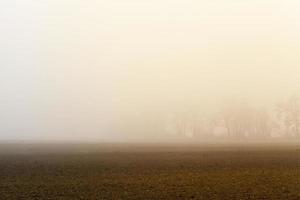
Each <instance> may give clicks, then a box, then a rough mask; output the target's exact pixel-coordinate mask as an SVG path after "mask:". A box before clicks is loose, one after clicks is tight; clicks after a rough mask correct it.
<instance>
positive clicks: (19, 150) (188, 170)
mask: <svg viewBox="0 0 300 200" xmlns="http://www.w3.org/2000/svg"><path fill="white" fill-rule="evenodd" d="M0 194H1V195H0V199H5V200H8V199H9V200H13V199H206V200H207V199H222V200H223V199H224V200H226V199H228V200H233V199H300V151H299V150H298V148H297V146H293V147H290V146H289V147H284V146H279V147H278V146H276V147H268V148H266V147H265V146H264V147H262V146H259V147H256V146H246V147H245V146H235V147H225V146H210V147H201V145H200V146H192V147H187V146H174V147H173V146H167V147H163V146H151V145H150V146H147V147H142V146H134V145H133V146H131V145H123V146H122V145H115V146H112V147H110V146H109V145H101V144H98V145H96V144H94V145H63V144H60V145H24V144H23V145H17V144H15V145H13V144H2V145H0Z"/></svg>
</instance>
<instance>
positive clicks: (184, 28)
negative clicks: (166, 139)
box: [0, 0, 300, 141]
mask: <svg viewBox="0 0 300 200" xmlns="http://www.w3.org/2000/svg"><path fill="white" fill-rule="evenodd" d="M299 11H300V3H299V1H297V0H286V1H279V0H278V1H276V0H253V1H238V0H226V1H225V0H206V1H204V0H197V1H196V0H172V1H168V0H152V1H149V0H108V1H104V0H100V1H97V0H87V1H82V0H72V1H69V0H51V1H50V0H40V1H36V0H2V1H1V2H0V24H1V31H0V53H1V54H0V124H1V126H0V140H10V139H11V140H32V139H34V140H47V139H51V140H60V139H63V140H69V139H75V140H77V139H79V140H80V139H85V140H92V139H99V140H119V141H122V140H123V139H126V137H127V136H126V134H122V133H121V132H120V130H119V129H118V131H117V129H116V128H115V126H116V124H118V123H116V122H120V121H123V120H124V121H126V118H128V117H130V116H132V115H137V116H140V117H143V113H145V112H149V111H153V113H156V114H157V115H159V113H161V111H162V110H163V111H165V112H169V111H172V110H173V109H176V108H179V107H180V108H181V107H182V108H186V107H189V108H197V109H201V108H203V109H204V108H205V109H206V110H207V109H208V110H209V109H212V110H213V109H215V107H216V106H218V105H219V104H220V103H222V102H223V101H225V100H226V101H227V100H228V99H237V98H238V99H244V100H246V101H249V102H252V103H254V104H261V105H267V106H268V105H271V104H274V103H276V102H278V101H280V100H282V99H284V98H286V97H287V96H289V95H294V94H298V93H300V79H299V77H300V76H299V74H300V65H299V64H300V57H299V52H300V23H299V22H300V14H299V13H300V12H299ZM132 126H134V123H133V124H132ZM141 134H143V133H141Z"/></svg>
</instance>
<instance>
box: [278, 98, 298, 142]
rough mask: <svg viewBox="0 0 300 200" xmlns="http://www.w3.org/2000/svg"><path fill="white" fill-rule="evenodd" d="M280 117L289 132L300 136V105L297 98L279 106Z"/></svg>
mask: <svg viewBox="0 0 300 200" xmlns="http://www.w3.org/2000/svg"><path fill="white" fill-rule="evenodd" d="M277 114H278V117H279V118H280V119H281V120H283V123H284V125H285V127H286V129H287V131H288V133H291V134H292V135H295V136H298V137H299V136H300V133H299V128H300V103H299V99H298V98H297V97H295V96H294V97H291V98H290V99H288V100H287V101H285V102H282V103H280V104H278V105H277Z"/></svg>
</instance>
